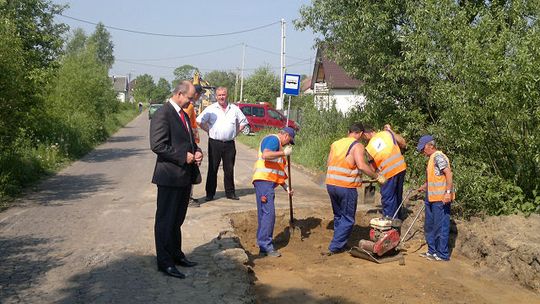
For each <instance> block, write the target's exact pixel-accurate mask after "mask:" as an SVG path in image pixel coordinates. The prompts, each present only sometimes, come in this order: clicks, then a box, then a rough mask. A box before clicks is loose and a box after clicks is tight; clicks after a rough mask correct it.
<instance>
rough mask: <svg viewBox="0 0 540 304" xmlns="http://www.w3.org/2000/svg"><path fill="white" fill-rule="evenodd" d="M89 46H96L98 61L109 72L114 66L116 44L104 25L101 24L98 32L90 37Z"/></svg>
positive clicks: (97, 29) (97, 27) (97, 26)
mask: <svg viewBox="0 0 540 304" xmlns="http://www.w3.org/2000/svg"><path fill="white" fill-rule="evenodd" d="M88 44H93V45H94V46H95V49H96V56H97V58H98V61H99V62H101V63H102V64H103V65H105V66H106V67H107V70H109V69H110V68H111V67H112V66H113V64H114V44H113V42H112V40H111V34H110V33H109V32H108V31H107V29H106V28H105V25H103V23H101V22H99V23H98V24H97V25H96V30H95V31H94V33H93V34H92V35H91V36H90V37H88Z"/></svg>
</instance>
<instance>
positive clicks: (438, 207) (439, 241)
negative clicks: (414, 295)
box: [416, 135, 456, 261]
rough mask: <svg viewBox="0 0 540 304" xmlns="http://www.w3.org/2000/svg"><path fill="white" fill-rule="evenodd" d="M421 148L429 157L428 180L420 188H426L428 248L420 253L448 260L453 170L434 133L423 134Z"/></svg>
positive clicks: (435, 258)
mask: <svg viewBox="0 0 540 304" xmlns="http://www.w3.org/2000/svg"><path fill="white" fill-rule="evenodd" d="M416 150H418V152H420V153H423V154H424V155H425V156H427V157H429V161H428V164H427V170H426V172H427V182H426V183H425V184H424V185H422V186H420V188H418V189H417V190H418V191H426V199H425V205H426V206H425V207H426V219H425V223H424V235H425V237H426V243H427V245H428V251H427V252H426V253H422V254H420V256H422V257H425V258H427V259H429V260H436V261H448V260H449V259H450V253H449V251H448V238H449V235H450V204H451V202H452V201H453V200H454V199H455V197H456V196H455V192H454V189H453V184H452V170H451V168H450V161H449V160H448V157H447V156H446V155H444V153H442V152H441V151H439V150H437V147H436V146H435V140H434V139H433V136H431V135H424V136H422V137H421V138H420V140H419V142H418V146H417V147H416Z"/></svg>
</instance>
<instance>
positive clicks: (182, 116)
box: [178, 109, 193, 148]
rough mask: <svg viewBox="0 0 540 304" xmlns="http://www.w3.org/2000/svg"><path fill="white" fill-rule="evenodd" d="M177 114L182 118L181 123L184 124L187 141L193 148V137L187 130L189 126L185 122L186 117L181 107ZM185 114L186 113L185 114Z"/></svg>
mask: <svg viewBox="0 0 540 304" xmlns="http://www.w3.org/2000/svg"><path fill="white" fill-rule="evenodd" d="M178 114H180V119H181V120H182V124H183V125H184V128H186V131H187V132H188V134H189V142H190V144H191V147H192V148H193V138H191V132H190V131H189V126H188V124H187V122H186V117H185V115H184V114H185V112H184V110H183V109H180V111H178ZM186 115H187V114H186Z"/></svg>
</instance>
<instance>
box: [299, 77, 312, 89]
mask: <svg viewBox="0 0 540 304" xmlns="http://www.w3.org/2000/svg"><path fill="white" fill-rule="evenodd" d="M309 88H311V77H308V78H306V79H304V80H302V82H301V83H300V92H305V91H306V90H308V89H309Z"/></svg>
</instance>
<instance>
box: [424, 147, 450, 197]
mask: <svg viewBox="0 0 540 304" xmlns="http://www.w3.org/2000/svg"><path fill="white" fill-rule="evenodd" d="M436 155H442V156H443V157H444V158H445V159H446V162H447V163H448V168H450V161H449V160H448V157H447V156H446V155H444V153H442V152H441V151H435V153H433V154H431V156H430V157H429V161H428V164H427V195H428V202H440V201H442V200H443V197H444V193H445V192H446V176H445V175H444V174H442V175H439V176H437V175H435V156H436ZM451 197H452V200H454V199H456V193H455V192H454V190H453V189H452V193H451Z"/></svg>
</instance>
